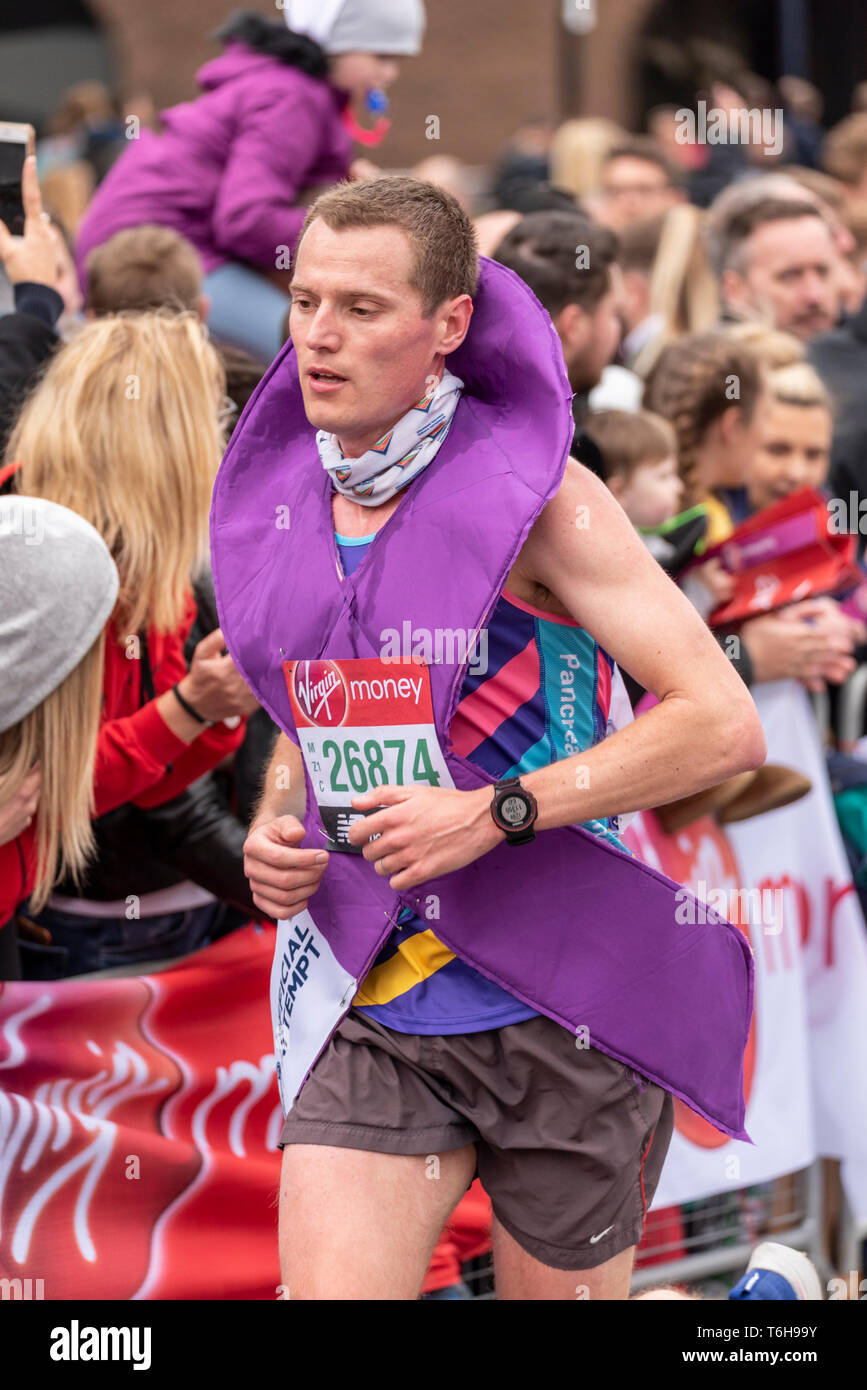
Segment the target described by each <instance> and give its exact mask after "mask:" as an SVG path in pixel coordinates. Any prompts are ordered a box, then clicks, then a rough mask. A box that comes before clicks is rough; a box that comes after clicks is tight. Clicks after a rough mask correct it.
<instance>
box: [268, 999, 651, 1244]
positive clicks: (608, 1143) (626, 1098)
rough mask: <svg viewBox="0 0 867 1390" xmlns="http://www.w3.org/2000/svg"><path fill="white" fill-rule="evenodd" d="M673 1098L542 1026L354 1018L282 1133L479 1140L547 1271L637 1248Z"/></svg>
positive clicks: (303, 1137)
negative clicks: (437, 1028)
mask: <svg viewBox="0 0 867 1390" xmlns="http://www.w3.org/2000/svg"><path fill="white" fill-rule="evenodd" d="M673 1120H674V1105H673V1102H672V1098H671V1096H670V1095H669V1093H668V1092H667V1091H664V1090H663V1089H662V1088H661V1087H660V1086H657V1085H654V1084H653V1083H652V1082H649V1081H647V1080H646V1078H645V1077H643V1076H639V1075H637V1074H636V1073H635V1072H633V1071H631V1070H630V1069H629V1068H628V1067H626V1066H624V1064H623V1063H622V1062H617V1061H615V1060H614V1058H612V1057H609V1056H608V1055H607V1054H606V1053H604V1052H599V1051H598V1050H597V1049H596V1048H594V1047H587V1048H579V1047H577V1046H576V1038H575V1037H574V1036H573V1035H572V1034H571V1033H570V1032H569V1031H568V1030H567V1029H566V1028H563V1027H561V1026H560V1025H559V1024H557V1023H553V1022H552V1021H551V1020H550V1019H549V1018H544V1017H539V1018H531V1019H527V1020H526V1021H525V1022H522V1023H512V1024H509V1025H508V1026H507V1027H505V1028H493V1029H490V1030H487V1031H485V1032H482V1033H458V1034H451V1035H447V1036H434V1037H428V1036H422V1035H419V1034H416V1033H397V1032H394V1030H393V1029H390V1028H385V1027H383V1026H382V1024H380V1023H377V1022H375V1021H374V1020H373V1019H371V1018H368V1017H366V1016H365V1015H364V1014H362V1013H359V1012H357V1011H356V1010H355V1009H350V1011H349V1013H348V1014H347V1015H346V1017H345V1018H344V1020H343V1022H342V1023H341V1024H340V1027H339V1028H338V1029H337V1031H336V1033H335V1034H334V1036H333V1037H332V1039H331V1041H330V1043H329V1044H328V1046H327V1047H326V1049H325V1051H324V1052H323V1053H322V1056H321V1057H320V1058H319V1060H318V1062H317V1063H316V1065H315V1067H314V1068H313V1070H312V1072H311V1074H310V1076H309V1078H308V1080H307V1082H306V1084H305V1085H304V1087H303V1088H302V1090H301V1094H300V1095H299V1097H298V1099H297V1100H296V1102H295V1104H294V1106H293V1107H292V1109H291V1111H290V1112H289V1115H288V1116H287V1117H286V1120H285V1122H284V1125H283V1130H282V1132H281V1135H280V1147H281V1148H282V1147H283V1146H284V1145H286V1144H328V1145H334V1146H336V1147H340V1148H348V1149H372V1150H374V1151H375V1152H377V1153H393V1154H424V1155H425V1156H427V1155H431V1154H437V1153H445V1152H447V1151H448V1150H449V1149H459V1148H462V1147H463V1146H464V1145H465V1144H475V1146H476V1154H477V1170H476V1171H477V1175H478V1177H479V1178H480V1179H481V1181H482V1186H483V1187H484V1188H485V1191H486V1192H487V1193H488V1196H489V1197H490V1199H491V1203H492V1205H493V1209H494V1215H495V1216H496V1217H497V1220H498V1221H499V1222H500V1223H501V1225H503V1226H504V1227H505V1229H506V1230H507V1231H508V1232H509V1234H510V1235H511V1236H512V1237H513V1238H514V1239H515V1240H516V1241H517V1242H518V1244H519V1245H520V1246H521V1247H522V1248H523V1249H524V1250H526V1251H527V1252H528V1253H529V1254H530V1255H532V1256H533V1257H534V1258H535V1259H537V1260H539V1261H541V1263H542V1264H545V1265H549V1266H551V1267H552V1268H554V1269H566V1270H573V1269H574V1270H583V1269H592V1268H594V1267H595V1266H596V1265H600V1264H604V1263H605V1261H606V1260H610V1259H611V1258H612V1256H614V1255H617V1254H619V1252H620V1251H621V1250H626V1249H627V1248H628V1247H629V1246H630V1245H637V1244H638V1241H639V1240H640V1239H641V1233H642V1228H643V1224H644V1217H645V1213H646V1210H647V1207H648V1206H649V1204H650V1201H651V1199H652V1197H653V1194H654V1192H655V1191H656V1186H657V1183H658V1182H659V1175H660V1173H661V1171H662V1164H663V1160H664V1158H665V1155H666V1152H667V1150H668V1145H669V1142H670V1140H671V1133H672V1127H673Z"/></svg>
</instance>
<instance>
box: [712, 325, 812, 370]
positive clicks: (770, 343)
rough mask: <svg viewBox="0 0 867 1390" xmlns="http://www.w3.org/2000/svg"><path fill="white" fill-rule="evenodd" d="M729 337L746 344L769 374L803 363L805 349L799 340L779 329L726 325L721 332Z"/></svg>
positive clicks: (761, 326) (766, 326)
mask: <svg viewBox="0 0 867 1390" xmlns="http://www.w3.org/2000/svg"><path fill="white" fill-rule="evenodd" d="M723 331H724V332H725V333H728V335H729V337H731V338H737V340H738V342H741V343H746V344H747V346H748V347H750V348H752V350H753V352H754V353H755V354H756V356H757V357H758V358H759V360H760V361H761V364H762V366H763V367H765V368H766V369H767V370H768V371H770V372H775V371H777V369H778V368H780V367H791V366H792V364H793V363H795V362H803V361H804V359H805V357H806V348H805V347H804V344H803V343H802V342H801V340H800V338H796V337H795V336H794V334H792V333H785V332H783V330H782V329H781V328H772V327H771V326H770V324H767V323H759V322H744V323H727V324H726V325H725V328H724V330H723Z"/></svg>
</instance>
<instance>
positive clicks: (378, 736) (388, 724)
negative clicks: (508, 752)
mask: <svg viewBox="0 0 867 1390" xmlns="http://www.w3.org/2000/svg"><path fill="white" fill-rule="evenodd" d="M283 671H284V674H285V676H286V688H287V690H288V692H289V701H290V704H291V706H292V714H293V717H294V719H295V727H296V728H297V730H298V738H299V741H300V744H301V755H302V757H303V759H304V765H305V767H306V769H307V773H308V776H309V778H310V782H311V784H312V786H313V793H314V795H315V797H316V804H317V806H318V808H319V815H320V818H321V820H322V825H323V828H324V829H325V831H326V834H327V835H328V844H327V846H326V848H328V849H331V850H341V851H343V852H344V853H347V854H360V853H361V846H358V845H351V844H350V843H349V840H348V838H347V836H348V833H349V827H350V826H351V825H352V823H353V822H354V821H356V820H359V819H361V818H362V816H363V812H361V811H357V810H355V808H354V807H353V805H352V798H353V796H358V795H360V794H361V793H362V792H369V791H375V790H376V788H377V787H383V786H385V785H389V786H397V787H409V786H427V787H453V786H454V782H453V781H452V779H451V777H450V775H449V771H448V768H447V767H446V763H445V759H444V757H443V754H442V750H441V748H440V745H439V739H438V738H437V731H436V725H435V723H434V717H433V705H432V703H431V690H430V671H429V669H428V667H427V666H424V665H421V664H418V663H416V662H414V661H384V660H381V659H380V658H378V657H364V658H357V659H353V660H349V661H327V660H323V661H284V662H283Z"/></svg>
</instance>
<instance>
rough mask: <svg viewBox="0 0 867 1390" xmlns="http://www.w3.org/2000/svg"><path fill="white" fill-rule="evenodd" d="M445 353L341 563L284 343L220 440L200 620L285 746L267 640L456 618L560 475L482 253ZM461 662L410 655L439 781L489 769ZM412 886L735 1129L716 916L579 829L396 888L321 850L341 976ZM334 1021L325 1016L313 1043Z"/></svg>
mask: <svg viewBox="0 0 867 1390" xmlns="http://www.w3.org/2000/svg"><path fill="white" fill-rule="evenodd" d="M449 367H450V369H451V370H452V371H453V372H455V373H456V375H457V376H459V377H461V378H462V379H463V381H464V383H465V387H464V393H463V396H462V399H461V402H460V404H459V405H458V409H457V412H456V414H455V417H454V420H453V422H452V426H451V430H450V432H449V434H448V437H447V438H446V440H445V441H444V443H443V445H442V447H441V449H440V450H439V452H438V454H437V455H436V457H435V459H434V461H433V462H432V464H431V465H430V466H429V467H428V468H427V469H426V470H425V472H424V473H422V474H421V475H420V476H419V478H417V479H416V480H415V481H414V482H413V483H412V484H411V485H410V486H409V487H408V489H407V492H406V494H405V496H404V498H403V501H402V502H401V505H400V506H399V507H398V509H397V511H396V512H395V513H394V514H393V516H392V517H391V518H390V519H389V520H388V522H387V523H386V525H385V526H384V527H383V529H382V530H381V531H380V532H379V533H378V535H377V537H376V540H375V541H374V542H373V543H372V544H371V546H370V547H369V548H368V551H367V553H366V555H365V558H364V560H363V561H362V563H361V565H360V566H359V568H358V569H357V570H356V572H355V574H354V575H352V576H351V577H349V578H346V579H344V578H342V574H341V570H340V568H339V565H338V562H337V554H336V548H335V542H334V527H333V521H332V515H331V504H330V491H331V483H330V479H329V478H328V477H327V476H326V474H325V472H324V470H323V468H322V466H321V463H320V461H319V456H318V452H317V449H316V443H315V439H314V431H313V429H312V427H311V426H310V424H309V423H308V421H307V418H306V415H305V412H304V406H303V401H302V396H301V387H300V383H299V380H298V371H297V363H296V359H295V354H294V351H293V349H292V346H291V344H289V343H287V344H286V346H285V347H284V348H283V350H282V351H281V353H280V354H279V356H278V357H277V358H276V359H275V360H274V362H273V363H272V364H271V367H270V369H269V371H268V372H267V374H266V376H265V377H264V378H263V380H262V382H261V383H260V385H259V387H258V388H257V390H256V392H255V394H254V395H253V397H252V399H251V400H250V402H249V404H248V406H247V408H246V410H245V412H244V415H243V418H242V420H241V421H240V423H239V425H238V427H237V428H236V430H235V433H234V435H233V437H232V440H231V442H230V445H229V448H228V450H227V452H226V456H225V458H224V460H223V464H222V467H221V469H220V473H219V476H218V478H217V483H216V486H215V489H214V499H213V505H212V511H211V545H212V559H213V568H214V581H215V587H216V595H217V604H218V609H219V614H220V623H221V627H222V630H223V632H224V634H225V637H226V643H227V645H228V648H229V651H230V652H231V655H232V657H233V659H234V661H235V663H236V665H237V666H238V669H239V670H240V671H241V673H242V675H243V676H244V679H245V680H246V681H247V682H248V684H249V685H250V686H251V688H252V689H253V690H254V691H255V693H256V695H257V696H258V698H259V700H260V701H261V703H262V704H263V706H264V707H265V708H266V709H267V710H268V712H269V713H270V715H271V716H272V718H273V719H274V720H276V722H277V723H278V724H279V725H280V727H281V728H282V729H283V730H285V732H286V733H287V734H288V735H289V737H290V738H291V739H292V740H293V741H294V742H296V743H297V742H298V735H297V732H296V729H295V726H294V722H293V719H292V714H291V711H290V707H289V701H288V696H287V693H286V686H285V681H284V676H283V671H282V669H281V661H282V660H283V658H284V656H285V658H287V659H292V658H299V659H303V658H310V659H313V658H329V657H330V658H334V659H340V658H343V659H346V658H351V657H371V656H378V655H379V653H380V650H381V647H382V641H381V638H380V633H382V632H383V631H384V630H385V629H387V628H390V629H396V630H397V631H400V630H401V624H402V623H403V622H404V621H405V620H407V619H409V620H410V621H411V622H412V625H413V628H416V627H418V628H422V629H427V630H436V629H463V630H464V631H471V632H472V631H475V630H476V628H478V627H479V626H481V625H483V624H484V623H485V621H486V618H487V615H488V614H489V613H490V612H491V610H492V608H493V606H494V604H495V603H496V600H497V598H498V597H499V594H500V591H501V589H502V588H503V585H504V583H505V580H506V576H507V575H508V573H509V570H510V568H511V566H512V564H513V562H514V560H515V558H516V556H517V554H518V552H519V551H520V549H521V546H522V545H523V543H524V540H525V539H526V537H527V534H528V532H529V530H530V528H531V526H532V525H533V522H534V521H535V520H536V518H537V516H538V515H539V513H540V512H541V510H542V508H543V507H544V506H545V504H546V503H547V502H548V501H549V500H550V499H551V498H552V497H553V496H554V495H555V494H556V492H557V490H558V488H559V486H560V482H561V479H562V476H563V472H564V469H565V464H566V459H567V457H568V454H569V449H570V444H571V440H572V432H573V421H572V413H571V399H572V392H571V388H570V386H569V383H568V380H567V377H566V372H565V368H564V365H563V358H562V352H561V349H560V344H559V340H558V338H557V335H556V332H555V330H554V327H553V325H552V323H551V320H550V318H549V317H548V315H547V313H546V312H545V310H544V309H543V308H542V306H541V305H540V304H539V302H538V300H537V299H536V298H535V296H534V295H533V294H532V293H531V291H530V290H529V289H528V288H527V287H526V286H525V285H524V284H523V282H522V281H521V280H519V279H518V278H517V276H515V275H514V274H512V272H511V271H508V270H506V269H505V268H504V267H503V266H500V265H498V264H497V263H496V262H492V261H487V260H483V262H482V274H481V280H480V285H479V290H478V294H477V297H476V300H475V310H474V313H473V318H472V323H471V326H470V330H469V333H468V335H467V338H466V340H465V341H464V343H463V344H462V346H461V347H460V348H459V349H458V351H457V352H455V353H454V354H452V356H451V357H450V358H449ZM286 508H288V509H289V511H288V513H287V511H286ZM287 516H288V518H289V525H288V528H286V527H285V519H286V517H287ZM281 518H282V519H283V524H280V519H281ZM462 674H463V672H462V669H461V667H460V666H459V665H456V664H449V663H448V662H443V663H441V664H438V665H434V666H432V667H431V668H430V675H431V688H432V696H433V705H434V714H435V719H436V726H437V732H438V735H439V739H440V744H441V746H442V748H443V751H444V753H445V758H446V764H447V766H448V769H449V771H450V773H451V775H452V778H453V780H454V783H455V786H457V787H459V788H473V787H480V786H483V785H490V784H491V782H492V780H493V779H491V778H490V777H489V776H488V775H487V774H486V773H485V772H484V771H482V770H481V769H480V768H478V767H476V766H475V765H474V764H473V763H471V762H469V761H468V760H466V759H465V758H462V757H459V756H458V755H457V754H456V753H455V752H454V751H452V749H451V747H450V744H449V738H448V729H449V725H450V720H451V715H452V713H453V711H454V708H455V706H456V704H457V700H458V695H459V691H460V685H461V678H462ZM305 775H306V774H305ZM627 809H628V808H627ZM319 827H320V818H319V814H318V811H317V807H316V802H315V799H314V796H313V793H312V789H311V787H310V784H309V780H308V781H307V813H306V816H305V829H306V832H307V833H306V836H305V840H304V843H305V845H315V846H318V845H321V843H322V835H321V833H319ZM430 894H436V895H437V896H438V898H439V909H440V916H439V918H438V919H437V920H436V922H435V924H434V930H435V933H436V936H437V937H438V938H439V939H440V940H441V941H443V942H444V943H445V945H446V946H447V947H448V948H449V949H450V950H452V951H453V952H454V953H455V954H456V955H458V956H460V957H461V958H462V959H463V960H465V961H467V962H469V964H470V965H472V966H474V967H475V968H476V969H477V970H479V971H480V972H481V973H482V974H483V975H485V976H487V977H488V978H489V979H492V980H494V981H496V982H497V983H498V984H500V985H502V986H503V987H504V988H506V989H508V990H510V991H511V992H512V993H513V994H514V995H516V996H517V997H518V998H519V999H522V1000H523V1001H524V1002H525V1003H527V1004H529V1005H531V1006H532V1007H533V1008H535V1009H537V1010H539V1012H541V1013H544V1014H546V1015H548V1017H550V1018H552V1019H554V1020H555V1021H556V1022H558V1023H560V1024H562V1025H563V1026H564V1027H567V1028H569V1029H570V1031H571V1032H576V1030H577V1029H579V1028H587V1029H588V1030H589V1036H590V1039H591V1041H592V1043H593V1045H594V1046H595V1047H598V1048H600V1049H601V1050H602V1051H603V1052H606V1053H608V1054H610V1055H611V1056H613V1057H616V1058H618V1059H619V1060H620V1061H622V1062H624V1063H626V1064H627V1065H628V1066H631V1067H633V1068H635V1069H637V1070H638V1071H639V1072H641V1073H643V1074H644V1075H645V1076H648V1077H650V1078H651V1079H652V1080H653V1081H655V1082H657V1083H658V1084H659V1085H661V1086H663V1087H665V1089H666V1090H669V1091H671V1092H672V1093H673V1094H674V1095H676V1096H679V1097H680V1098H681V1099H682V1100H683V1101H685V1102H686V1104H687V1105H689V1106H690V1107H691V1108H692V1109H693V1110H695V1111H696V1112H697V1113H698V1114H699V1115H701V1116H703V1117H704V1118H705V1119H707V1120H709V1121H710V1122H711V1123H712V1124H714V1125H715V1126H716V1127H717V1128H718V1129H720V1130H722V1131H723V1132H724V1133H726V1134H728V1135H730V1136H731V1137H732V1138H736V1139H744V1140H748V1141H749V1136H748V1135H747V1133H746V1131H745V1129H744V1099H743V1055H744V1049H745V1047H746V1042H747V1034H748V1030H749V1025H750V1018H751V1014H752V1004H753V962H752V956H751V952H750V948H749V946H748V944H747V941H746V940H745V938H744V936H743V935H742V934H741V932H739V931H738V930H737V929H736V928H735V927H733V926H731V925H730V924H729V923H727V922H725V921H723V920H722V919H721V918H718V917H716V916H715V914H713V913H710V912H708V911H707V910H706V909H705V910H703V912H702V913H698V912H696V913H694V914H690V915H692V916H694V919H695V925H690V924H683V923H681V922H679V921H678V920H677V917H678V916H683V915H685V914H684V913H683V911H682V908H681V911H679V912H678V906H679V905H681V904H682V903H683V901H684V892H683V890H681V889H679V887H678V885H676V884H674V883H672V881H671V880H670V879H668V878H666V877H665V876H664V875H663V874H660V873H658V872H657V871H656V870H654V869H652V868H650V867H648V866H647V865H645V864H643V863H641V862H640V861H638V860H637V859H634V858H633V857H632V856H631V855H630V854H628V853H627V852H626V851H621V850H618V849H617V848H615V847H614V846H612V845H610V844H608V843H606V842H604V841H602V840H601V839H600V838H599V837H597V836H595V835H593V834H591V833H590V832H589V831H586V830H584V829H582V828H580V827H577V826H569V827H564V828H561V829H555V830H548V831H545V832H543V833H541V834H540V835H539V836H537V838H536V840H535V841H534V842H532V843H531V844H529V845H525V846H522V847H521V848H519V849H515V848H512V847H511V846H508V845H505V844H501V845H499V846H498V847H497V848H496V849H494V850H492V851H491V852H490V853H488V854H486V855H484V856H483V857H482V858H481V859H479V860H477V861H476V862H475V863H473V864H470V865H468V866H467V867H466V868H464V869H460V870H458V871H456V872H455V873H452V874H448V875H446V876H445V877H442V878H438V879H432V880H430V881H428V882H427V883H425V884H424V885H422V886H420V887H419V888H416V889H412V890H409V891H408V892H405V893H396V892H394V890H393V889H391V888H390V887H389V885H388V881H387V879H384V878H381V877H380V876H378V875H377V874H376V873H375V871H374V868H373V865H372V864H370V863H369V862H368V861H367V860H365V859H363V858H360V857H358V856H355V855H344V854H332V856H331V860H330V863H329V866H328V869H327V871H326V873H325V875H324V877H323V881H322V886H321V887H320V889H319V891H318V892H317V893H316V895H315V896H314V897H313V898H312V899H311V901H310V904H309V912H310V915H311V917H312V919H313V922H314V923H315V926H316V927H317V928H318V930H319V931H320V932H321V935H322V937H323V938H325V940H326V941H327V943H328V946H329V947H330V949H331V951H332V952H333V954H334V956H335V957H336V959H337V961H338V962H339V963H340V966H341V967H342V968H343V969H344V970H345V971H346V972H347V975H348V976H350V977H352V979H355V980H360V979H362V978H363V977H364V974H365V973H366V970H367V968H368V967H369V965H370V963H371V962H372V961H373V959H374V958H375V956H376V955H377V953H378V951H379V950H380V948H381V946H382V944H383V942H384V940H385V939H386V937H387V935H388V932H389V930H390V926H391V924H392V923H393V922H394V920H395V919H396V916H397V912H398V910H399V909H400V907H402V906H409V907H412V908H413V910H416V911H418V910H419V905H420V904H421V903H422V902H424V900H425V899H426V898H427V897H428V895H430ZM678 894H679V896H677V895H678ZM676 914H677V915H676ZM700 922H701V923H702V924H701V925H699V923H700ZM311 992H312V991H311ZM340 1003H341V1004H345V1001H344V1000H342V999H341V1001H340ZM344 1011H345V1009H344ZM334 1026H336V1025H335V1024H334V1022H333V1020H332V1019H328V1020H326V1021H325V1024H324V1032H323V1037H322V1046H324V1045H325V1042H326V1041H327V1038H328V1036H329V1035H330V1033H331V1031H333V1027H334ZM749 1142H751V1141H749Z"/></svg>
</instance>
